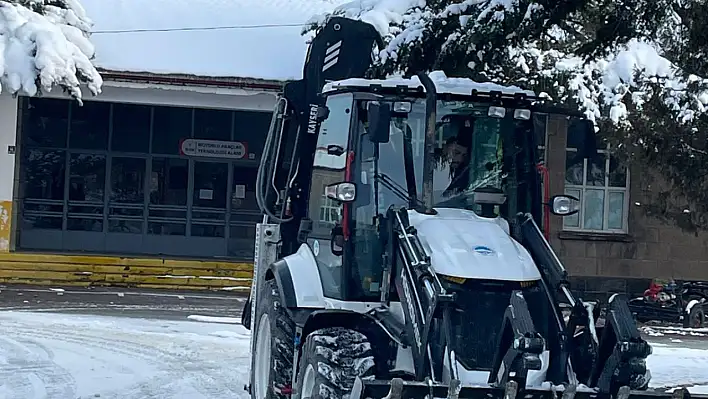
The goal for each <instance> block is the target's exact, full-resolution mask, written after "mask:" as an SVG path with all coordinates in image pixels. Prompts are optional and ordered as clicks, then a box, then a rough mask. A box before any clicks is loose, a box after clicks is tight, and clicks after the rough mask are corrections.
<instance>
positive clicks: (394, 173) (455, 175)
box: [364, 99, 535, 213]
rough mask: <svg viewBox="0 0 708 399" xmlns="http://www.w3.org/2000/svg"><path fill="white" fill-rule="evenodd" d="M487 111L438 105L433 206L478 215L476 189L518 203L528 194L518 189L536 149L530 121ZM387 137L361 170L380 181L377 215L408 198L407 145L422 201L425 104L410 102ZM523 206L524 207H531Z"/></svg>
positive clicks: (484, 106)
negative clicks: (523, 193)
mask: <svg viewBox="0 0 708 399" xmlns="http://www.w3.org/2000/svg"><path fill="white" fill-rule="evenodd" d="M488 110H489V104H475V103H471V102H462V101H439V102H438V106H437V115H436V116H437V123H436V142H435V147H434V154H433V160H434V165H435V166H434V173H433V204H434V207H436V208H460V209H470V210H474V211H477V212H479V210H480V205H478V204H475V202H474V196H475V190H480V189H482V190H485V191H487V192H489V191H491V192H500V193H501V192H503V193H505V194H506V195H507V197H513V198H514V199H515V200H518V196H517V195H516V194H517V192H518V191H519V190H520V189H521V190H529V189H530V187H523V186H524V185H525V184H528V179H526V180H524V176H523V175H524V174H526V173H529V172H530V171H531V170H533V164H534V162H533V161H534V160H533V156H534V155H533V154H534V153H533V151H531V149H532V148H535V147H534V146H533V126H532V122H531V121H529V120H518V119H514V109H506V116H505V117H503V118H498V117H491V116H489V115H488ZM364 118H365V116H364ZM364 130H366V126H365V124H364ZM390 132H391V136H390V140H389V142H388V143H384V144H379V148H378V157H376V158H377V159H378V167H375V166H374V165H373V163H372V165H370V167H369V168H365V169H368V172H369V175H373V174H374V171H375V170H378V177H379V180H380V181H382V183H381V184H380V186H382V188H380V189H378V190H375V191H377V192H378V193H377V198H376V200H377V208H378V212H379V213H380V212H384V211H385V210H386V209H387V208H388V207H389V206H391V205H405V203H406V200H405V199H404V198H402V197H401V195H400V194H401V193H402V194H404V195H406V196H407V195H408V193H409V192H410V190H409V189H408V187H409V186H408V183H409V180H407V178H406V172H407V170H406V167H405V150H406V145H408V149H409V151H410V153H411V158H412V167H413V174H414V175H415V184H416V198H418V200H422V193H421V192H422V180H423V178H422V177H423V173H422V172H423V158H424V157H423V155H424V140H425V102H424V100H422V99H418V100H416V101H414V102H413V103H412V108H411V112H410V113H408V115H407V117H394V119H393V120H392V122H391V129H390ZM525 140H529V141H526V142H525ZM529 144H530V145H529ZM370 159H372V158H370ZM364 162H366V159H365V160H364ZM370 177H373V176H370ZM409 179H410V178H409ZM394 187H395V188H396V190H394ZM394 191H397V192H398V194H396V193H395V192H394ZM372 199H373V198H372ZM526 205H527V206H523V207H524V208H528V206H530V204H526ZM505 208H507V205H506V204H505V205H502V206H501V207H499V206H497V207H496V209H495V212H497V213H498V212H500V211H503V209H505ZM525 210H526V211H528V209H525Z"/></svg>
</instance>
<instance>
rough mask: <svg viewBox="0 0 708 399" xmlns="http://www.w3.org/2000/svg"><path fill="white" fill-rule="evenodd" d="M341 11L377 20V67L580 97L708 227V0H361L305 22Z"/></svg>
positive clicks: (320, 21)
mask: <svg viewBox="0 0 708 399" xmlns="http://www.w3.org/2000/svg"><path fill="white" fill-rule="evenodd" d="M334 15H337V16H345V17H348V18H353V19H360V20H362V21H365V22H368V23H371V24H372V25H373V26H374V27H376V28H377V30H378V31H379V32H380V34H381V35H382V37H383V38H384V40H385V43H386V46H385V48H383V49H379V52H378V54H376V56H377V57H376V65H375V66H374V68H372V69H373V71H374V72H375V74H376V75H379V76H378V77H381V75H389V74H394V73H410V72H416V71H419V70H423V71H432V70H442V71H444V72H445V74H446V75H447V76H456V77H467V78H471V79H473V80H476V81H480V82H481V81H492V82H495V83H499V84H505V85H517V86H521V87H522V88H525V89H531V90H534V91H536V92H537V93H539V94H541V93H545V94H547V95H548V96H550V97H551V98H552V99H553V100H555V101H557V102H559V103H564V104H568V105H571V106H575V107H578V108H579V109H580V110H581V111H583V112H584V113H585V115H587V116H588V117H589V118H590V119H591V120H593V121H595V123H596V126H597V127H598V128H601V129H602V130H601V132H602V136H603V138H605V139H607V140H608V141H610V142H611V143H613V144H614V145H615V147H614V148H615V149H616V150H618V151H619V152H623V151H624V152H625V154H624V155H626V157H627V159H630V158H631V155H632V154H635V155H637V154H639V155H641V156H640V157H636V158H637V159H639V158H641V159H642V160H644V162H649V164H650V165H651V166H652V167H653V168H658V169H659V170H660V172H661V173H662V175H663V176H664V177H665V178H666V179H667V180H669V181H670V182H671V183H672V184H674V186H675V187H676V188H678V189H679V190H681V191H682V192H683V193H684V194H686V195H687V196H689V197H691V198H692V199H693V200H695V201H697V202H702V203H705V204H707V205H706V207H705V209H704V210H703V211H701V212H704V214H705V217H704V216H700V217H699V219H701V220H706V223H704V225H705V227H706V228H708V190H706V189H705V188H708V183H707V182H706V177H705V176H708V148H707V147H706V143H708V133H706V132H708V115H707V114H708V113H707V112H706V111H708V57H707V55H708V35H706V34H705V26H706V25H707V23H708V3H706V2H705V1H702V0H355V1H353V2H351V3H347V4H343V5H342V6H340V7H338V8H337V9H336V10H335V11H334V12H333V13H332V14H329V15H324V16H317V17H315V18H313V20H312V21H311V24H310V25H308V27H307V29H306V31H309V32H311V31H313V30H316V29H318V28H319V27H321V26H323V25H324V23H325V22H326V21H327V18H328V17H330V16H334ZM598 130H600V129H598ZM618 147H619V148H618ZM697 224H702V223H697Z"/></svg>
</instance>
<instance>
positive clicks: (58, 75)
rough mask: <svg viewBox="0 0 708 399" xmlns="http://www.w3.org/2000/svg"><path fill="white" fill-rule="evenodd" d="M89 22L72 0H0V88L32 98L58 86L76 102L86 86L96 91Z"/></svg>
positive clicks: (97, 81) (98, 77) (98, 84)
mask: <svg viewBox="0 0 708 399" xmlns="http://www.w3.org/2000/svg"><path fill="white" fill-rule="evenodd" d="M91 26H92V22H91V20H90V19H89V18H88V17H87V15H86V12H85V11H84V9H83V7H82V6H81V4H80V3H79V1H78V0H5V1H0V55H2V63H1V64H0V89H1V90H4V91H6V92H10V93H12V94H17V93H23V94H26V95H29V96H35V95H37V94H39V93H41V92H42V91H47V92H48V91H51V89H52V88H53V87H54V86H59V87H61V88H62V89H64V90H65V91H67V92H68V93H69V94H70V95H71V96H72V97H73V98H75V99H77V100H79V101H81V97H82V95H81V90H80V85H81V84H86V85H87V86H88V88H89V90H90V91H91V93H92V94H94V95H97V94H99V93H100V92H101V86H102V84H103V80H102V79H101V75H100V74H99V73H98V71H97V70H96V68H95V67H94V65H93V64H92V62H91V60H92V58H93V56H94V46H93V44H92V43H91V42H90V41H89V36H90V29H91Z"/></svg>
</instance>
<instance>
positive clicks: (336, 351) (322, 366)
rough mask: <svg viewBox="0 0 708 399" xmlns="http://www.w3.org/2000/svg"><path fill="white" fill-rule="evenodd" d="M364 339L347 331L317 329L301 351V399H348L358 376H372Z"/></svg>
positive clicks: (371, 358)
mask: <svg viewBox="0 0 708 399" xmlns="http://www.w3.org/2000/svg"><path fill="white" fill-rule="evenodd" d="M374 371H375V368H374V355H373V352H372V350H371V344H370V343H369V340H368V339H367V338H366V336H365V335H364V334H362V333H360V332H358V331H354V330H350V329H347V328H341V327H333V328H324V329H321V330H316V331H314V332H312V333H311V334H310V335H308V336H307V339H306V340H305V345H304V346H303V349H302V359H301V361H300V367H299V372H298V379H297V386H298V388H299V392H300V399H347V398H349V393H350V392H351V390H352V388H353V387H354V382H355V381H356V378H357V377H361V378H365V377H368V376H373V375H374Z"/></svg>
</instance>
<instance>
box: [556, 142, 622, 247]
mask: <svg viewBox="0 0 708 399" xmlns="http://www.w3.org/2000/svg"><path fill="white" fill-rule="evenodd" d="M568 152H577V149H576V148H573V147H568V146H567V145H566V148H565V155H566V157H565V159H567V154H568ZM597 152H598V154H602V156H603V158H604V179H605V180H604V182H603V185H601V186H593V185H588V184H587V170H588V159H587V158H585V159H583V181H582V183H581V184H569V183H568V182H567V180H566V178H565V177H566V176H567V171H568V165H567V164H566V165H565V167H564V178H563V192H564V193H565V194H566V195H573V196H575V191H579V192H580V197H579V198H578V199H579V200H580V211H579V212H578V213H577V215H578V216H577V217H578V226H568V225H566V218H569V217H576V216H575V215H571V216H564V217H563V223H562V231H564V232H577V233H592V234H602V235H618V234H619V235H624V234H627V233H628V231H629V205H630V198H629V196H630V169H629V168H627V167H624V166H622V167H624V168H625V185H624V187H614V186H610V184H609V179H610V160H611V158H612V151H611V147H610V145H609V144H607V145H606V146H605V148H598V149H597ZM566 163H567V162H566ZM588 190H602V192H603V210H602V225H603V228H602V229H592V228H586V227H585V226H584V225H585V218H584V216H585V193H586V192H587V191H588ZM569 191H571V192H569ZM613 192H621V193H622V194H623V201H622V205H623V206H622V228H621V229H611V228H609V216H610V201H609V198H610V193H613ZM605 226H608V227H606V228H605Z"/></svg>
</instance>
